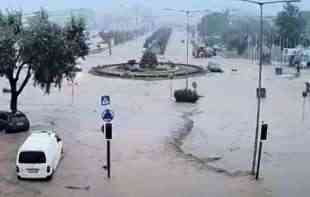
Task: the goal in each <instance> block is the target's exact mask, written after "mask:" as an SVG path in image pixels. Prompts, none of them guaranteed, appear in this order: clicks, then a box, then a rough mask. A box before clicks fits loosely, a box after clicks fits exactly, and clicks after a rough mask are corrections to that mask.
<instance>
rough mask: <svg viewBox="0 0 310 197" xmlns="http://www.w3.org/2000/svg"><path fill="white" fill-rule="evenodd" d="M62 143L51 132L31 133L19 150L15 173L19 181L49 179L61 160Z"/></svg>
mask: <svg viewBox="0 0 310 197" xmlns="http://www.w3.org/2000/svg"><path fill="white" fill-rule="evenodd" d="M62 153H63V142H62V140H61V138H60V137H59V136H58V135H57V134H56V133H54V132H52V131H38V132H33V133H32V134H31V135H30V136H29V137H28V138H27V139H26V141H25V142H24V144H23V145H22V146H21V147H20V148H19V150H18V153H17V158H16V172H17V177H18V178H19V179H22V178H24V179H51V178H52V177H53V174H54V172H55V170H56V169H57V166H58V164H59V162H60V160H61V157H62Z"/></svg>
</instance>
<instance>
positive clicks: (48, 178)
mask: <svg viewBox="0 0 310 197" xmlns="http://www.w3.org/2000/svg"><path fill="white" fill-rule="evenodd" d="M53 175H54V170H52V174H51V175H49V176H48V177H46V180H48V181H51V180H52V179H53Z"/></svg>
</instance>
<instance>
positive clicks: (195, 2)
mask: <svg viewBox="0 0 310 197" xmlns="http://www.w3.org/2000/svg"><path fill="white" fill-rule="evenodd" d="M137 3H138V4H140V5H144V6H146V7H149V8H152V9H154V11H156V10H161V9H162V8H166V7H169V8H176V9H185V8H186V9H211V10H222V9H225V8H234V9H240V10H244V11H245V12H249V13H255V12H253V11H255V10H256V9H257V8H256V6H254V5H249V4H247V3H245V2H238V0H144V1H143V0H100V1H99V0H0V5H1V8H2V9H4V8H17V9H22V10H23V11H24V12H31V11H34V10H38V9H40V7H43V8H46V9H48V10H61V9H67V8H92V9H95V10H97V11H100V12H101V13H102V12H105V11H111V10H114V11H118V12H122V9H121V8H122V7H123V8H124V7H131V6H133V5H135V4H137ZM298 4H299V6H300V8H301V9H302V10H310V0H303V2H302V3H298ZM281 6H282V5H277V6H274V5H273V6H268V7H266V13H268V14H273V13H275V12H276V11H278V10H279V9H280V8H281Z"/></svg>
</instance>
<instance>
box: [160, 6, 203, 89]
mask: <svg viewBox="0 0 310 197" xmlns="http://www.w3.org/2000/svg"><path fill="white" fill-rule="evenodd" d="M164 10H166V11H173V12H181V13H185V15H186V64H187V65H188V64H189V17H190V14H193V13H203V12H209V10H177V9H171V8H166V9H164ZM186 89H188V76H187V77H186Z"/></svg>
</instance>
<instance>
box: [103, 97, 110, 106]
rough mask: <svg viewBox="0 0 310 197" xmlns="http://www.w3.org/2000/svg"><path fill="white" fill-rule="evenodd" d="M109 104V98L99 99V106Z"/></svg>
mask: <svg viewBox="0 0 310 197" xmlns="http://www.w3.org/2000/svg"><path fill="white" fill-rule="evenodd" d="M110 103H111V100H110V96H102V97H101V105H110Z"/></svg>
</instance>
